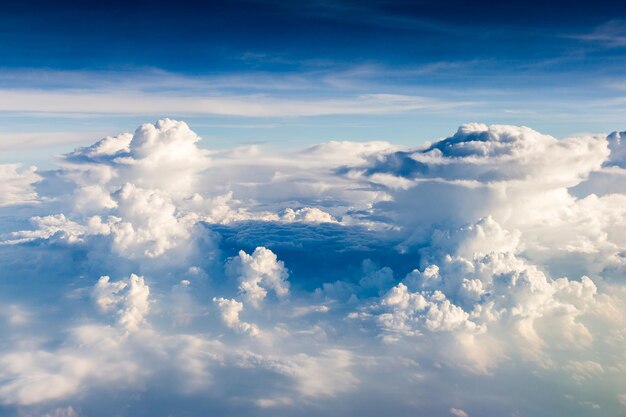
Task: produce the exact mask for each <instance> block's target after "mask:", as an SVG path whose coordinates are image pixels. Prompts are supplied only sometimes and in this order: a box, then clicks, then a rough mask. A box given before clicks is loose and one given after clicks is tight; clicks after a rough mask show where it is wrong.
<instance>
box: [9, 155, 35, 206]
mask: <svg viewBox="0 0 626 417" xmlns="http://www.w3.org/2000/svg"><path fill="white" fill-rule="evenodd" d="M0 177H2V182H1V183H0V207H2V206H8V205H12V204H27V203H32V202H35V201H37V193H36V192H35V189H34V188H33V184H34V183H36V182H38V181H40V180H41V177H40V176H39V175H37V168H35V167H30V168H27V169H20V165H19V164H0Z"/></svg>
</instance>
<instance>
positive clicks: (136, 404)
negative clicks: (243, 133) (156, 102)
mask: <svg viewBox="0 0 626 417" xmlns="http://www.w3.org/2000/svg"><path fill="white" fill-rule="evenodd" d="M623 139H624V134H623V132H622V133H619V132H616V133H612V134H610V135H608V136H606V135H587V136H578V137H570V138H563V139H557V138H554V137H551V136H548V135H543V134H541V133H539V132H536V131H534V130H532V129H529V128H527V127H517V126H505V125H492V126H487V125H483V124H476V123H474V124H467V125H463V126H461V127H460V128H459V129H458V131H457V132H456V133H455V134H454V135H452V136H450V137H448V138H445V139H442V140H438V141H435V142H433V143H428V144H425V145H423V146H420V147H416V148H403V147H398V146H394V145H392V144H389V143H384V142H371V143H353V142H329V143H324V144H319V145H316V146H313V147H310V148H307V149H304V150H299V151H291V152H276V151H274V152H270V151H269V150H266V149H264V148H262V147H258V146H250V147H243V148H235V149H228V150H213V149H207V148H202V147H199V146H198V143H199V141H200V138H199V137H198V136H197V135H196V134H195V133H194V132H193V131H192V130H191V129H190V128H189V126H188V125H187V124H185V123H183V122H178V121H174V120H169V119H166V120H160V121H158V122H157V123H155V124H144V125H142V126H140V127H139V128H138V129H137V130H136V131H135V132H134V133H132V134H131V133H124V134H119V135H117V136H110V137H106V138H104V139H102V140H100V141H97V142H96V143H94V144H93V145H91V146H86V147H82V148H77V149H76V150H75V151H74V152H71V153H69V154H66V155H63V156H61V157H60V158H59V159H58V167H57V168H56V169H54V170H49V171H36V169H35V168H29V169H23V168H20V167H19V166H18V165H15V164H12V165H0V172H2V173H4V175H3V177H4V178H5V180H4V182H3V185H0V233H2V235H1V241H0V262H2V264H3V265H4V266H5V267H4V268H2V271H0V332H1V333H0V334H1V335H2V339H3V342H2V344H0V403H1V405H0V414H2V415H41V416H43V415H54V416H56V415H59V416H64V415H68V416H70V415H71V416H75V415H80V416H99V415H102V416H108V415H206V414H207V413H210V414H216V415H236V414H238V415H240V414H253V415H272V416H276V415H294V414H298V415H311V416H314V415H320V416H321V415H328V414H333V415H384V414H386V415H416V414H420V413H421V414H423V415H428V416H464V417H467V416H480V415H517V416H544V415H545V416H552V415H557V414H558V415H572V416H576V415H579V416H588V415H594V414H598V415H619V414H621V413H623V412H624V410H625V408H624V400H623V399H624V396H625V395H626V385H625V384H624V381H623V378H621V376H622V375H623V373H624V372H625V371H626V357H625V356H624V352H623V348H622V347H623V343H624V340H625V338H626V333H625V332H624V328H625V326H624V325H625V324H626V323H625V321H624V319H623V317H626V314H625V313H626V312H625V311H624V305H625V303H624V302H625V301H626V286H625V285H624V279H625V278H626V256H625V252H626V226H625V225H626V187H624V186H623V179H624V178H626V169H625V167H626V162H625V158H624V155H626V151H625V150H624V149H625V145H624V140H623Z"/></svg>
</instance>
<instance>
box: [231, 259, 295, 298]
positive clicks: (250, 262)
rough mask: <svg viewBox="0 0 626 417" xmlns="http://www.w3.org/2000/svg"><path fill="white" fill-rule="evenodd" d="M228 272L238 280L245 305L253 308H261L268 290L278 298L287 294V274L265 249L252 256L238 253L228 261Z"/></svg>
mask: <svg viewBox="0 0 626 417" xmlns="http://www.w3.org/2000/svg"><path fill="white" fill-rule="evenodd" d="M228 272H229V274H230V275H231V276H232V277H235V278H236V279H237V280H238V282H239V291H241V293H242V294H243V298H244V300H245V301H246V303H249V304H250V305H251V306H252V307H254V308H259V307H260V306H261V303H262V302H263V300H264V299H265V297H266V296H267V291H268V290H272V291H274V293H275V294H276V296H278V297H285V296H286V295H287V294H289V281H287V278H288V276H289V272H288V271H287V269H286V268H285V264H284V263H283V262H282V261H279V260H278V258H277V257H276V254H275V253H274V252H272V251H271V250H269V249H267V248H264V247H258V248H256V249H255V250H254V252H253V253H252V255H248V254H247V253H245V252H244V251H239V255H238V256H236V257H234V258H232V259H231V260H230V262H229V264H228Z"/></svg>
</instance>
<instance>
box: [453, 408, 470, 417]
mask: <svg viewBox="0 0 626 417" xmlns="http://www.w3.org/2000/svg"><path fill="white" fill-rule="evenodd" d="M450 414H452V415H453V416H454V417H469V414H467V413H466V412H465V411H463V410H461V409H460V408H454V407H452V408H451V409H450Z"/></svg>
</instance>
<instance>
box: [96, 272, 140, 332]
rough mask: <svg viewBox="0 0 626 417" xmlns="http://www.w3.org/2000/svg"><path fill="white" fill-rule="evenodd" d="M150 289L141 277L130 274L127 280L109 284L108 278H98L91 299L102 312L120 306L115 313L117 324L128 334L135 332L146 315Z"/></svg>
mask: <svg viewBox="0 0 626 417" xmlns="http://www.w3.org/2000/svg"><path fill="white" fill-rule="evenodd" d="M149 295H150V288H149V287H148V286H147V285H146V283H145V282H144V279H143V277H139V276H137V275H135V274H132V275H131V276H130V278H128V280H125V281H117V282H110V278H109V277H108V276H103V277H100V279H99V280H98V283H97V284H96V286H95V288H94V291H93V297H94V299H95V302H96V304H97V305H98V307H99V308H100V310H102V311H103V312H107V311H110V310H111V309H112V308H115V307H117V306H118V305H121V308H120V309H119V310H118V311H117V315H118V324H119V325H120V326H121V327H123V328H124V329H126V330H127V331H129V332H132V331H135V330H137V329H138V328H139V326H140V325H141V324H142V323H143V322H144V320H145V316H146V315H147V314H148V310H149V303H148V301H149V300H148V297H149Z"/></svg>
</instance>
